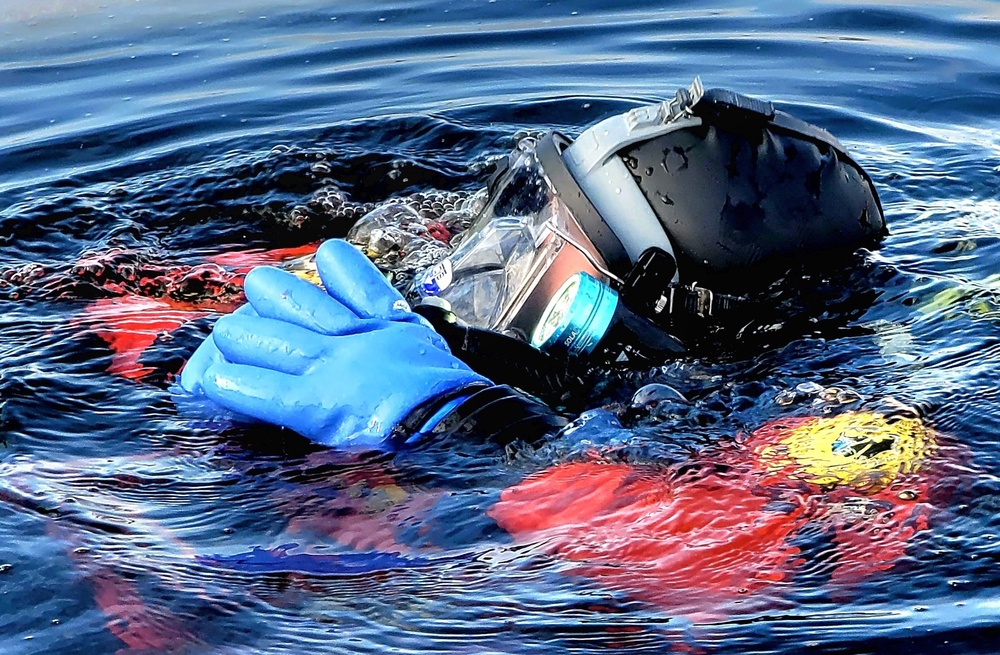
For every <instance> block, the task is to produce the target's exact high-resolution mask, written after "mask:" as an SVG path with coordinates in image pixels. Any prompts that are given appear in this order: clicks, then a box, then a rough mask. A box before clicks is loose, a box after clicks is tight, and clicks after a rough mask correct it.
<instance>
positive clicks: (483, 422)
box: [391, 383, 567, 444]
mask: <svg viewBox="0 0 1000 655" xmlns="http://www.w3.org/2000/svg"><path fill="white" fill-rule="evenodd" d="M566 423H567V421H566V419H565V418H563V417H561V416H559V415H558V414H556V413H554V412H553V411H552V410H551V409H550V408H549V407H548V406H547V405H544V404H542V403H541V402H539V401H537V400H534V399H532V398H529V397H527V396H525V395H523V394H521V393H518V392H517V391H515V390H514V389H512V388H510V387H508V386H504V385H498V386H492V385H485V384H484V383H474V384H473V385H469V386H466V387H463V388H462V389H459V390H457V391H456V392H455V393H452V394H449V395H447V396H444V397H441V398H436V399H435V400H434V401H432V402H431V403H427V404H425V405H423V406H422V407H419V408H417V409H416V410H414V411H413V412H412V413H411V414H410V416H408V417H407V418H406V420H404V421H403V422H402V423H401V424H400V425H399V427H397V428H396V430H395V431H394V433H393V436H392V437H391V438H392V439H393V440H394V441H395V443H397V444H404V443H413V442H415V441H417V440H421V439H423V438H425V437H430V438H433V439H435V440H436V439H440V438H449V439H450V438H453V437H454V436H458V437H460V438H478V439H485V440H489V441H492V442H495V443H500V444H507V443H510V442H512V441H515V440H518V439H519V440H522V441H534V440H537V439H540V438H541V437H543V436H545V435H548V434H551V433H553V432H556V431H557V430H559V429H561V428H562V427H564V426H565V425H566Z"/></svg>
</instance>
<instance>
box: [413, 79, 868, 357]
mask: <svg viewBox="0 0 1000 655" xmlns="http://www.w3.org/2000/svg"><path fill="white" fill-rule="evenodd" d="M489 191H490V196H489V200H488V202H487V205H486V207H485V208H484V210H483V211H482V213H481V214H480V215H479V216H478V218H477V219H476V221H475V222H474V224H473V225H472V226H471V227H470V229H469V230H468V231H467V232H466V233H465V234H464V235H463V237H462V240H461V242H460V244H459V245H458V247H457V248H456V249H455V251H454V252H453V253H452V254H451V255H450V256H449V257H448V258H447V259H445V260H443V261H442V262H440V263H439V264H438V265H436V266H435V267H433V268H431V269H429V270H428V271H426V272H425V273H424V274H423V275H422V276H419V277H418V278H417V280H416V284H417V291H418V293H419V294H420V295H421V296H423V297H425V298H429V297H437V298H440V299H443V300H446V301H447V302H448V303H449V304H450V306H451V310H452V311H453V312H454V314H455V315H456V316H458V317H459V318H460V319H461V320H463V321H465V322H466V323H468V324H469V325H472V326H475V327H478V328H483V329H488V330H492V331H495V332H500V333H505V334H508V335H512V336H516V337H518V338H520V339H522V340H524V341H528V342H530V343H531V344H532V345H533V346H535V347H536V348H539V349H541V350H545V351H549V352H563V353H566V354H570V355H577V356H585V355H591V354H593V353H594V352H595V349H599V348H600V345H601V343H602V342H606V341H607V340H608V334H609V333H610V332H614V331H616V330H617V331H619V332H620V331H621V330H625V331H626V332H628V333H629V334H630V335H632V337H634V339H632V340H633V341H634V340H635V339H638V340H639V341H640V342H643V343H640V344H637V345H639V346H640V349H641V347H642V346H649V345H652V346H653V348H654V349H655V350H657V351H662V350H682V349H683V348H682V346H681V345H680V343H679V342H677V341H676V340H673V339H671V338H669V336H668V333H670V332H671V331H672V326H674V325H675V324H676V322H677V321H678V320H681V319H682V318H684V317H700V318H704V317H709V316H719V317H721V316H722V315H723V314H725V313H727V312H732V311H733V310H736V309H737V308H739V307H740V305H741V304H745V303H744V300H743V298H742V297H741V294H742V293H744V292H746V291H747V290H749V289H750V288H752V287H753V286H754V284H755V283H756V284H760V283H761V282H762V281H768V280H770V279H773V278H774V277H775V276H776V275H777V274H780V273H782V272H784V271H786V270H788V269H789V268H790V267H791V266H793V265H795V264H797V263H802V262H804V261H806V260H815V259H816V258H817V257H820V256H822V255H827V254H832V253H837V252H840V253H843V252H849V251H853V250H855V249H857V248H859V247H872V246H875V245H877V243H878V242H879V241H880V240H881V238H882V237H883V236H884V235H885V234H886V229H885V220H884V217H883V215H882V209H881V205H880V204H879V200H878V196H877V194H876V192H875V189H874V186H873V184H872V182H871V179H870V178H869V177H868V176H867V174H866V173H865V172H864V171H863V170H862V169H861V167H860V166H859V165H858V164H857V163H855V162H854V160H853V159H851V157H850V156H849V155H848V154H847V153H846V151H845V149H844V147H843V146H842V145H840V143H839V142H837V140H836V139H834V138H833V137H832V136H831V135H830V134H829V133H827V132H825V131H823V130H821V129H819V128H817V127H815V126H812V125H809V124H807V123H804V122H802V121H800V120H798V119H795V118H793V117H791V116H789V115H788V114H785V113H784V112H781V111H777V110H775V109H774V107H773V106H772V105H771V103H769V102H763V101H758V100H754V99H751V98H747V97H744V96H740V95H737V94H734V93H731V92H728V91H723V90H717V89H713V90H709V91H707V92H706V91H705V90H704V89H703V88H702V86H701V82H700V81H699V80H698V79H695V81H694V83H693V84H692V85H691V87H690V88H688V89H682V90H680V91H678V92H677V95H676V97H675V98H673V99H672V100H670V101H664V102H661V103H658V104H652V105H644V106H640V107H636V108H635V109H632V110H631V111H628V112H626V113H625V114H622V115H619V116H614V117H611V118H608V119H606V120H604V121H601V122H600V123H598V124H596V125H594V126H592V127H590V128H588V129H586V130H585V131H584V132H583V133H582V134H581V135H580V136H579V137H578V138H577V139H576V140H575V141H570V140H569V139H567V138H566V137H565V136H563V135H561V134H559V133H550V134H548V135H546V136H544V137H543V138H541V139H538V140H533V139H526V140H524V141H522V142H521V143H520V144H519V147H518V149H517V150H516V151H515V152H514V153H512V154H511V156H510V157H509V158H508V160H507V162H505V164H504V165H502V166H501V167H500V169H499V170H498V172H497V174H496V175H495V176H494V178H493V179H492V180H491V183H490V188H489ZM621 340H624V341H629V340H630V339H628V338H625V339H621ZM616 347H617V346H616ZM605 354H606V355H607V354H609V353H605ZM611 354H612V355H613V353H611Z"/></svg>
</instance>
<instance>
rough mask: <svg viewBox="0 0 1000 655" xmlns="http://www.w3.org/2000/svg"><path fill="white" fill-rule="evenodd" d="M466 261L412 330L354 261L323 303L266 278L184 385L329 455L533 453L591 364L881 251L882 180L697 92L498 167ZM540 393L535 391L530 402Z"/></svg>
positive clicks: (729, 101)
mask: <svg viewBox="0 0 1000 655" xmlns="http://www.w3.org/2000/svg"><path fill="white" fill-rule="evenodd" d="M488 189H489V198H488V201H487V203H486V206H485V208H484V209H483V211H482V212H481V213H480V214H479V216H478V218H477V219H476V220H475V221H474V223H473V224H472V225H471V226H470V227H469V229H468V230H467V231H466V233H465V234H464V235H462V237H461V241H460V243H459V244H458V246H457V247H456V248H455V250H454V251H453V252H452V253H451V254H450V255H449V256H448V257H446V258H445V259H443V260H442V261H441V262H439V263H438V264H436V265H435V266H433V267H431V268H430V269H428V270H426V271H424V272H423V273H421V274H419V275H417V277H416V278H415V280H414V282H413V290H412V291H413V293H412V296H411V299H412V300H414V305H415V311H414V310H411V309H410V303H408V302H407V301H406V299H404V297H403V295H402V294H401V293H400V292H399V291H397V290H396V289H394V288H393V287H392V286H391V285H390V284H389V283H388V282H387V281H386V278H385V277H384V276H383V275H382V274H381V273H380V272H379V270H378V269H377V268H376V267H375V266H374V265H373V264H372V263H371V262H370V261H369V260H368V259H367V258H366V257H365V256H364V255H363V254H362V253H361V252H359V251H358V250H357V249H355V248H354V247H353V246H352V245H351V244H349V243H347V242H345V241H340V240H330V241H327V242H326V243H324V244H323V245H322V246H321V247H320V249H319V250H318V252H317V255H316V265H317V269H318V273H319V277H320V279H321V282H322V286H317V285H314V284H310V283H309V282H306V281H305V280H303V279H300V278H298V277H296V276H294V275H292V274H290V273H288V272H285V271H281V270H279V269H276V268H270V267H262V268H258V269H255V270H253V271H251V272H250V273H249V274H248V275H247V277H246V280H245V283H244V291H245V294H246V298H247V301H248V302H247V304H246V305H244V306H243V307H241V308H240V309H238V310H237V311H236V312H234V313H233V314H232V315H230V316H226V317H223V318H221V319H219V321H218V322H217V323H216V325H215V327H214V330H213V332H212V334H211V335H210V336H209V337H208V338H207V339H206V340H205V342H204V343H203V344H202V345H201V346H200V347H199V348H198V350H197V351H196V352H195V353H194V355H193V356H192V357H191V359H190V360H189V361H188V363H187V365H186V366H185V368H184V370H183V372H182V374H181V378H180V386H181V387H182V388H183V389H184V390H185V391H186V392H188V393H191V394H194V395H196V396H203V397H205V398H207V399H208V400H210V401H211V402H212V403H214V404H215V405H217V406H219V407H221V408H223V409H225V410H228V411H231V412H234V413H235V414H237V415H238V416H241V417H246V418H249V419H253V420H257V421H264V422H268V423H273V424H276V425H280V426H284V427H286V428H289V429H292V430H294V431H296V432H298V433H300V434H301V435H303V436H305V437H307V438H309V439H311V440H313V441H315V442H318V443H321V444H325V445H329V446H334V447H344V448H358V449H394V448H397V447H400V446H402V445H403V444H406V443H408V442H413V441H416V440H419V439H421V438H423V437H425V436H435V437H447V436H452V435H454V436H459V437H460V436H462V435H463V434H470V435H471V434H473V433H475V434H477V435H479V436H480V437H483V436H485V437H488V438H490V439H496V440H499V441H510V440H513V439H514V438H517V439H522V440H530V439H531V438H532V437H541V436H542V435H545V434H549V433H551V432H553V431H554V430H557V429H559V428H560V427H561V426H562V425H564V424H565V422H566V421H565V419H564V418H563V417H561V416H560V415H559V414H557V413H556V412H555V411H553V410H552V409H550V408H549V407H548V406H547V405H546V404H545V403H543V402H540V401H539V400H537V399H543V400H546V401H550V402H551V399H553V398H558V397H559V393H560V391H561V390H563V389H565V386H566V381H567V379H568V378H571V377H573V373H572V372H573V371H575V370H576V369H575V368H574V367H575V366H576V365H578V364H579V363H580V362H585V363H595V362H599V363H611V364H638V365H644V364H647V363H650V362H653V363H655V362H659V363H662V362H663V361H664V359H665V358H667V357H671V356H676V355H677V354H679V353H682V352H684V350H685V341H686V339H685V337H684V334H685V333H686V332H690V331H691V330H692V329H698V326H700V325H705V324H706V323H705V322H706V321H726V320H728V318H729V317H739V316H744V315H745V314H746V313H747V312H748V311H753V304H752V302H751V300H750V298H751V296H752V295H753V293H754V291H756V290H759V289H760V288H761V286H762V285H763V284H764V283H766V282H767V281H769V280H773V279H775V278H776V277H777V276H779V275H781V274H782V273H784V272H786V271H788V270H790V269H791V268H793V267H794V266H796V265H798V264H801V263H803V262H815V261H817V260H823V259H827V258H830V257H835V256H838V255H843V254H845V253H850V252H853V251H855V250H857V249H858V248H862V247H869V248H871V247H876V246H877V245H878V244H879V242H880V240H881V239H882V238H883V237H884V236H885V234H886V226H885V220H884V216H883V213H882V208H881V205H880V203H879V200H878V196H877V193H876V191H875V188H874V185H873V183H872V181H871V179H870V177H869V176H868V175H867V174H866V173H865V171H864V170H863V169H862V168H861V167H860V166H859V165H858V164H857V163H856V162H855V161H854V160H853V159H852V158H851V157H850V155H848V153H847V152H846V150H845V149H844V147H843V146H842V145H841V144H840V143H839V142H838V141H837V140H836V139H835V138H834V137H833V136H831V135H830V134H829V133H827V132H826V131H824V130H822V129H820V128H818V127H815V126H813V125H810V124H808V123H805V122H803V121H801V120H798V119H796V118H794V117H792V116H790V115H788V114H787V113H785V112H782V111H780V110H777V109H775V107H774V106H773V105H772V104H771V103H770V102H766V101H761V100H756V99H752V98H748V97H745V96H742V95H738V94H735V93H732V92H730V91H725V90H719V89H711V90H705V89H703V87H702V85H701V82H700V80H698V79H695V81H694V83H693V84H692V85H691V86H690V87H689V88H687V89H681V90H679V91H678V92H677V94H676V96H675V97H674V98H673V99H671V100H669V101H664V102H660V103H655V104H651V105H643V106H639V107H636V108H634V109H632V110H630V111H628V112H626V113H624V114H622V115H618V116H613V117H611V118H607V119H605V120H603V121H601V122H599V123H597V124H596V125H593V126H591V127H590V128H588V129H586V130H584V131H583V132H582V133H581V134H580V136H579V137H578V138H576V139H575V140H570V139H568V138H567V137H565V136H563V135H562V134H559V133H556V132H553V133H549V134H547V135H545V136H543V137H541V138H539V139H527V140H524V141H522V142H521V143H520V144H519V147H518V148H517V149H516V150H515V151H514V152H513V153H512V154H511V155H510V156H509V157H508V158H507V160H506V161H505V162H503V163H502V164H501V165H500V166H498V169H497V171H496V172H495V174H494V175H493V177H492V179H491V180H490V182H489V185H488ZM522 392H527V393H522Z"/></svg>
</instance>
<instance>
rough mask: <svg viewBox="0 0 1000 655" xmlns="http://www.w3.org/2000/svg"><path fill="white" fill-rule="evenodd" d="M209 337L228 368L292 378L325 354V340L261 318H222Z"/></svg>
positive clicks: (309, 332) (311, 332)
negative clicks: (265, 371)
mask: <svg viewBox="0 0 1000 655" xmlns="http://www.w3.org/2000/svg"><path fill="white" fill-rule="evenodd" d="M212 337H213V340H214V341H215V345H216V346H217V347H218V349H219V351H221V353H222V355H223V356H224V357H225V358H226V361H228V362H229V363H231V364H243V365H246V366H256V367H259V368H266V369H271V370H272V371H279V372H281V373H289V374H291V375H301V374H302V373H305V372H306V371H307V370H308V369H309V367H310V366H312V364H313V363H315V362H316V360H317V359H319V358H320V357H322V356H323V352H324V350H325V344H324V343H323V338H324V337H321V336H320V335H318V334H316V333H315V332H313V331H312V330H306V329H304V328H301V327H299V326H298V325H293V324H290V323H286V322H285V321H277V320H274V319H273V318H262V317H260V316H223V317H222V318H220V319H219V321H218V323H216V324H215V330H214V331H213V332H212Z"/></svg>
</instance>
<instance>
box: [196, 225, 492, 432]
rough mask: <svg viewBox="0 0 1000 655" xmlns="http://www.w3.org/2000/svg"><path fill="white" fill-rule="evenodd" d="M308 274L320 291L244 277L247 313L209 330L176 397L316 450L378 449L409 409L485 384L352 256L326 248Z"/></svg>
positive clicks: (260, 272) (273, 278)
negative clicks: (290, 433)
mask: <svg viewBox="0 0 1000 655" xmlns="http://www.w3.org/2000/svg"><path fill="white" fill-rule="evenodd" d="M316 264H317V268H318V270H319V274H320V278H321V279H322V280H323V285H324V286H325V287H326V291H324V290H323V289H321V288H320V287H317V286H315V285H312V284H310V283H308V282H306V281H304V280H302V279H299V278H297V277H295V276H294V275H292V274H290V273H287V272H285V271H281V270H279V269H276V268H271V267H261V268H256V269H254V270H252V271H251V272H250V273H249V274H248V275H247V277H246V280H245V282H244V291H245V293H246V296H247V300H248V301H249V304H248V305H246V306H244V307H241V308H240V309H239V310H237V311H236V312H234V313H233V314H230V315H229V316H224V317H222V318H220V319H219V321H218V322H217V323H216V324H215V328H214V330H213V331H212V334H211V335H210V336H209V338H208V339H206V340H205V342H204V343H203V344H202V345H201V346H200V347H199V348H198V350H197V351H196V352H195V353H194V355H193V356H192V357H191V359H190V361H189V362H188V364H187V365H186V366H185V367H184V371H183V372H182V374H181V379H180V385H181V387H182V388H183V389H185V390H186V391H188V392H189V393H192V394H195V395H203V396H204V397H206V398H208V399H209V400H211V401H212V402H214V403H215V404H217V405H219V406H220V407H222V408H223V409H226V410H229V411H232V412H235V413H237V414H240V415H243V416H247V417H249V418H252V419H257V420H261V421H265V422H268V423H274V424H276V425H281V426H284V427H287V428H290V429H292V430H295V431H296V432H298V433H299V434H302V435H303V436H305V437H308V438H309V439H311V440H313V441H316V442H318V443H322V444H325V445H331V446H356V447H363V448H372V447H374V448H378V447H383V446H384V445H385V444H384V442H385V439H386V437H388V436H389V435H390V433H391V432H392V430H393V428H395V427H396V426H397V425H399V424H400V423H401V422H402V421H403V420H404V419H405V418H406V417H407V416H408V415H410V413H411V412H412V411H413V410H414V409H415V408H417V407H419V406H421V405H423V404H424V403H427V402H429V401H432V400H434V399H436V398H440V397H442V396H445V395H452V394H455V393H456V392H458V391H460V390H461V389H463V388H465V387H468V386H470V385H472V384H475V383H487V384H489V381H488V380H486V379H485V378H483V377H482V376H480V375H478V374H476V373H475V372H473V371H472V370H471V369H470V368H469V367H468V366H466V365H465V364H463V363H462V362H461V361H459V360H458V359H457V358H455V357H454V356H452V355H451V353H450V352H449V351H448V347H447V345H446V344H445V342H444V340H443V339H442V338H441V336H440V335H438V334H437V333H436V332H434V330H433V329H431V327H430V326H429V325H428V324H427V322H426V321H425V320H424V319H423V318H422V317H420V316H419V315H417V314H414V313H413V312H412V311H410V309H409V307H408V306H407V304H406V302H405V301H404V300H403V298H402V296H400V294H399V292H398V291H396V290H395V289H393V288H392V286H390V285H389V283H388V282H387V281H386V279H385V278H384V277H383V276H382V274H381V273H380V272H379V270H378V269H377V268H375V266H374V264H372V263H371V262H370V261H369V260H368V258H366V257H365V256H364V255H363V254H361V253H360V252H358V250H356V249H355V248H354V247H353V246H352V245H350V244H349V243H347V242H346V241H339V240H331V241H327V242H326V243H324V244H323V245H322V246H321V247H320V249H319V251H318V252H317V253H316Z"/></svg>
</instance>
